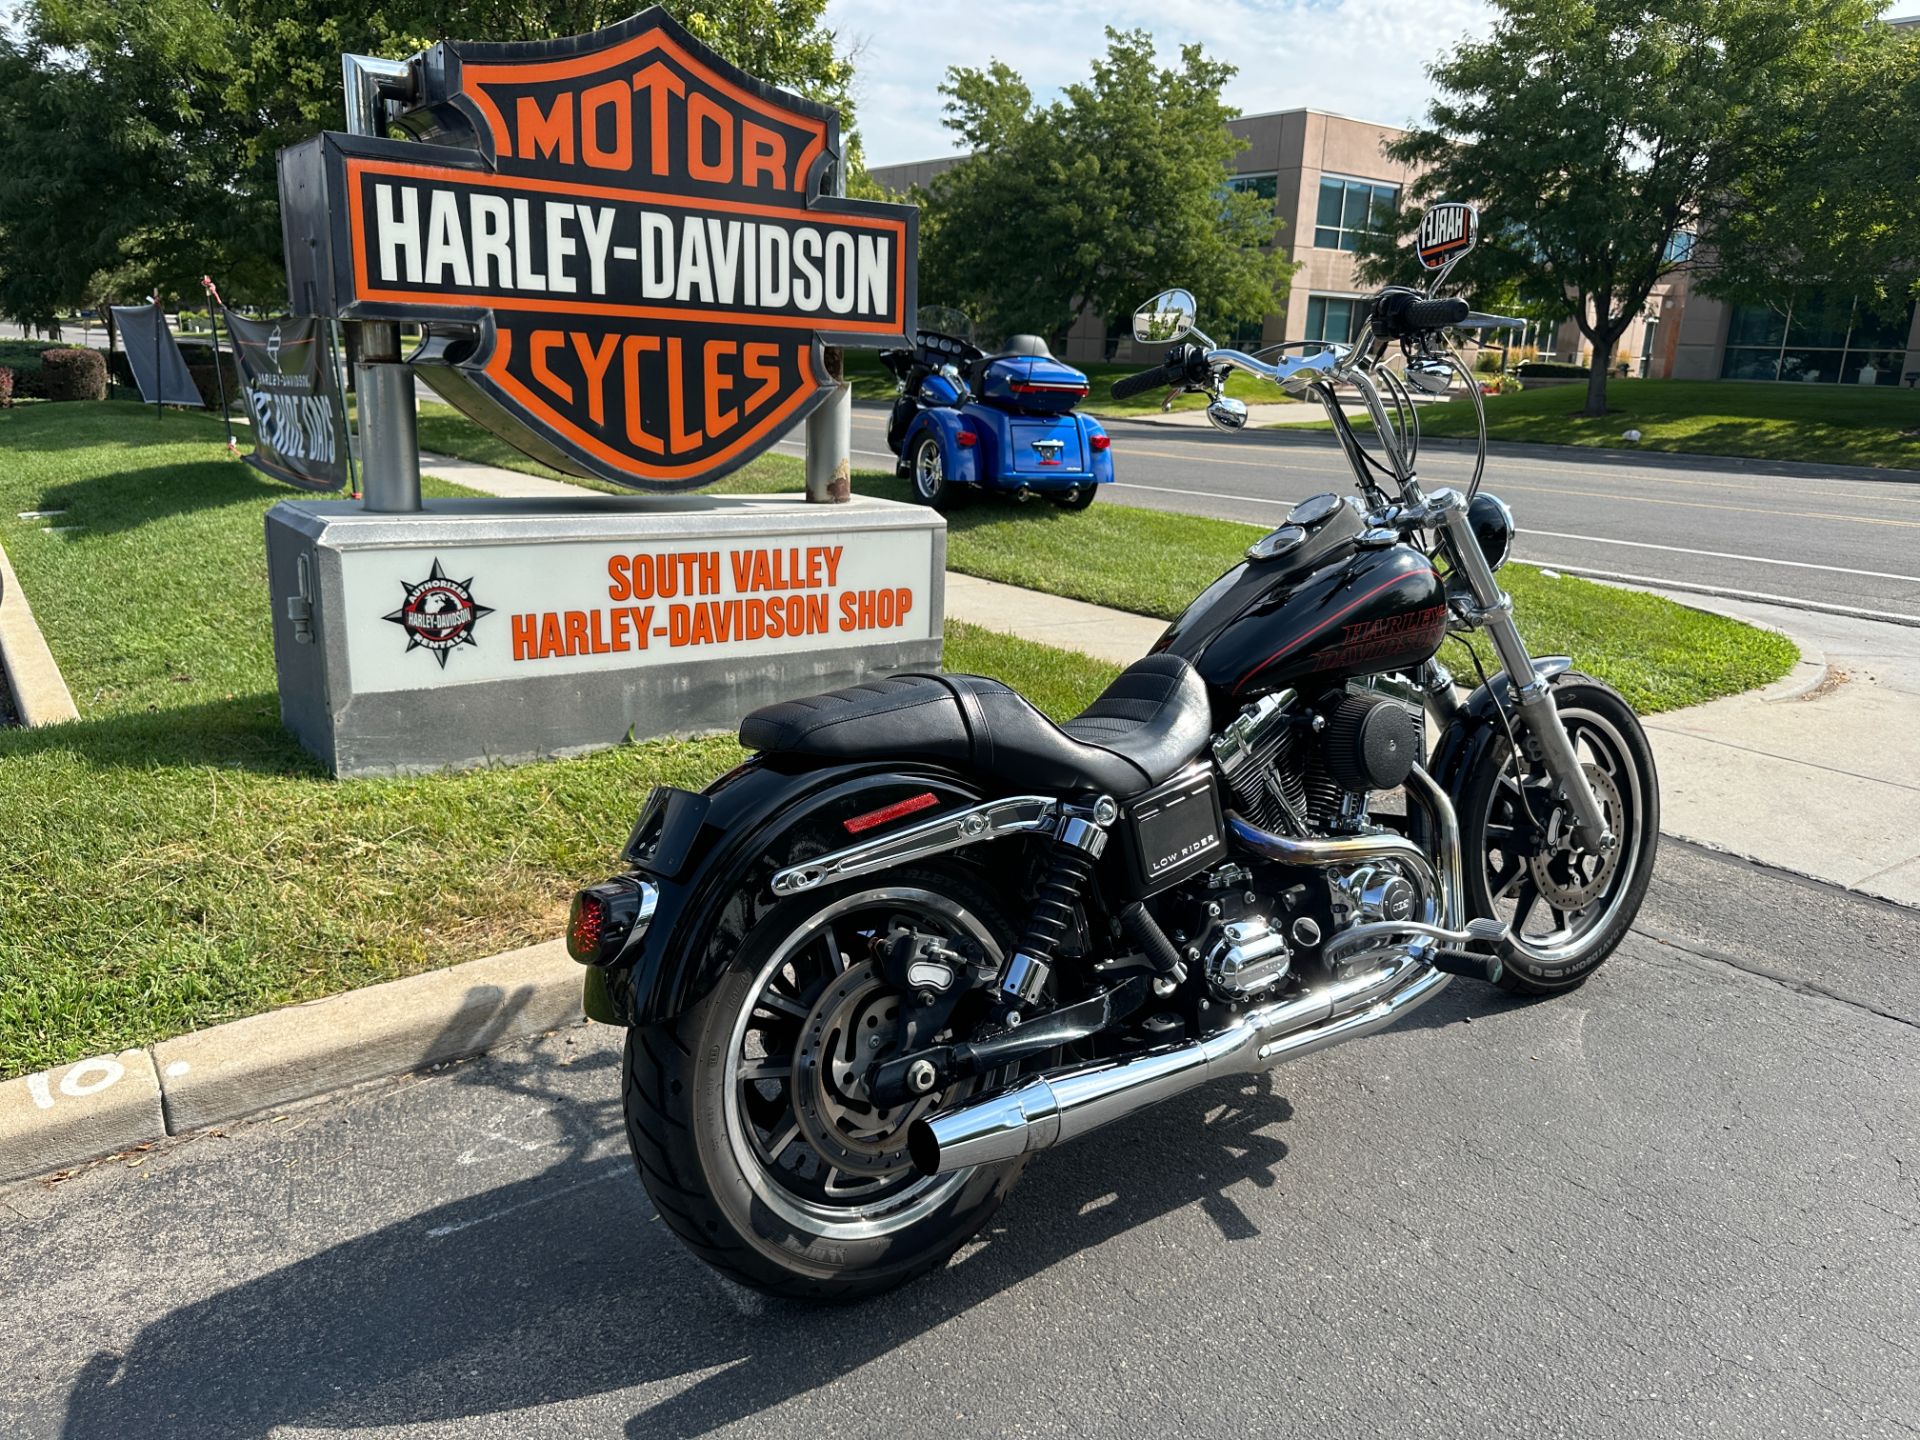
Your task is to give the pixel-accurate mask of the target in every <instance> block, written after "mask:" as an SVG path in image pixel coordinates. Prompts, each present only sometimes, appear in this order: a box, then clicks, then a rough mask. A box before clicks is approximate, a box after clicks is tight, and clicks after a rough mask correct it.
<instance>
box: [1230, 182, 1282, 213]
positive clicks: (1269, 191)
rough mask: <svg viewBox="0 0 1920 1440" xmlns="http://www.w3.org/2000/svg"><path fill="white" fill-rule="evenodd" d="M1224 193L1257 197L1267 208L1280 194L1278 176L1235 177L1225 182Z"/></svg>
mask: <svg viewBox="0 0 1920 1440" xmlns="http://www.w3.org/2000/svg"><path fill="white" fill-rule="evenodd" d="M1226 191H1227V193H1228V194H1229V195H1248V194H1252V195H1258V196H1259V197H1260V198H1261V199H1262V200H1264V201H1266V202H1267V204H1268V206H1272V204H1273V201H1274V197H1275V196H1276V195H1278V194H1279V193H1280V177H1279V176H1278V175H1235V176H1234V177H1233V178H1232V179H1231V180H1229V181H1227V184H1226Z"/></svg>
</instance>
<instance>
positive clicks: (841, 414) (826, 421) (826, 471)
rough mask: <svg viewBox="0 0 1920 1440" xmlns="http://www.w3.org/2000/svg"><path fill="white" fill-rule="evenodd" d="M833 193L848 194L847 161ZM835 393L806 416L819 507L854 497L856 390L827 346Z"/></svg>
mask: <svg viewBox="0 0 1920 1440" xmlns="http://www.w3.org/2000/svg"><path fill="white" fill-rule="evenodd" d="M830 193H831V194H834V195H845V194H846V193H847V162H846V159H845V157H844V156H842V157H839V158H837V159H836V160H835V161H834V163H833V177H832V180H831V182H830ZM826 360H827V373H828V374H829V375H831V376H832V377H833V392H832V394H830V395H828V396H827V398H826V400H824V401H823V402H822V403H821V404H819V405H816V406H815V407H814V410H813V413H812V414H811V415H809V416H807V500H808V501H809V502H810V503H812V504H816V505H835V504H843V503H845V502H846V501H848V500H851V499H852V498H853V387H852V386H851V385H849V384H847V381H846V374H845V369H846V361H845V358H844V356H843V354H842V352H841V350H840V347H839V346H837V345H829V346H827V347H826Z"/></svg>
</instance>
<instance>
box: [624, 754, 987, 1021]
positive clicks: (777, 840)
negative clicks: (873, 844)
mask: <svg viewBox="0 0 1920 1440" xmlns="http://www.w3.org/2000/svg"><path fill="white" fill-rule="evenodd" d="M929 791H930V792H932V793H933V794H934V795H935V796H936V797H938V802H939V803H938V806H937V807H929V808H928V809H926V810H923V811H921V812H919V813H917V814H916V815H914V816H913V820H912V822H906V823H913V822H918V821H922V820H926V819H928V818H930V817H932V816H934V815H937V814H939V813H940V810H941V809H945V808H949V807H956V806H963V805H974V804H978V803H979V801H980V800H981V799H982V794H981V792H980V790H979V788H978V787H977V786H975V785H974V784H973V783H972V782H971V781H969V780H967V779H965V778H964V777H962V776H959V775H957V774H954V773H953V772H951V771H946V770H942V769H939V768H937V767H932V766H911V765H897V764H895V765H883V764H874V765H843V766H833V767H815V768H799V767H795V766H791V765H784V764H781V763H779V762H777V761H775V760H770V759H768V758H765V757H761V758H757V759H754V760H750V761H748V762H747V763H746V764H744V765H740V766H738V767H736V768H735V769H733V770H731V771H729V772H728V773H727V774H725V775H723V776H721V777H720V778H719V779H718V780H716V781H715V782H714V783H713V784H712V785H710V786H708V787H707V789H706V790H705V791H704V792H703V793H701V794H698V795H696V794H694V793H692V792H691V791H687V790H672V789H660V790H655V791H654V792H653V795H652V796H651V797H649V799H648V801H647V804H646V807H645V808H644V809H643V810H642V811H641V815H640V820H639V823H638V824H636V825H635V826H634V831H633V835H632V836H631V837H630V839H629V840H628V842H627V851H626V859H627V863H628V864H629V865H630V866H631V867H632V868H633V869H634V870H635V871H636V872H639V873H641V874H644V875H646V876H647V877H648V878H649V879H651V880H652V881H653V882H654V884H655V885H657V886H658V887H659V892H660V893H659V902H658V905H657V906H656V908H655V910H654V916H653V923H652V924H651V925H649V926H648V927H647V930H646V933H645V934H644V935H643V936H641V937H639V938H638V939H636V940H634V941H633V942H631V943H630V944H629V945H628V947H627V949H626V950H625V951H623V952H622V953H621V954H620V955H619V957H618V958H616V959H615V960H614V961H612V962H611V963H610V964H608V965H607V966H606V967H604V969H603V970H602V971H600V972H599V973H600V974H601V975H602V976H603V977H604V980H603V986H604V1002H605V1003H604V1006H603V1008H605V1009H608V1010H610V1011H611V1013H612V1014H613V1016H614V1017H615V1018H616V1020H617V1022H618V1023H623V1024H627V1025H651V1024H657V1023H659V1022H661V1021H664V1020H671V1019H672V1018H674V1017H675V1016H677V1015H679V1014H680V1013H681V1012H682V1011H684V1010H685V1009H687V1008H688V1007H689V1006H691V1005H694V1004H696V1003H698V1002H699V1001H700V1000H701V999H702V998H703V997H705V995H706V994H707V993H708V991H710V990H711V989H712V988H713V986H714V985H715V984H716V983H717V982H718V980H719V978H720V976H721V974H722V973H723V972H724V971H725V969H726V965H727V962H728V961H729V960H730V959H731V958H732V956H733V955H734V953H735V952H736V950H737V949H738V947H739V943H740V941H741V939H742V938H744V937H745V935H746V934H747V932H748V931H749V930H751V929H752V928H753V926H754V924H755V923H756V922H757V921H758V920H759V919H760V917H761V916H762V915H764V914H765V913H766V912H767V911H768V910H770V909H772V908H773V906H774V904H775V903H776V902H775V900H774V896H773V891H772V889H771V888H770V881H771V880H772V878H773V874H774V872H775V871H776V870H780V869H782V868H784V867H786V866H788V865H792V864H795V863H797V862H799V861H801V860H806V859H810V858H811V857H813V856H815V855H823V854H825V853H827V852H828V851H829V850H834V849H838V848H840V847H841V846H843V845H846V844H848V843H849V842H850V841H851V839H852V838H853V837H852V835H851V834H850V832H849V831H848V830H847V829H846V827H845V824H844V822H845V821H847V820H849V819H851V818H853V817H854V816H856V815H862V814H865V813H867V812H869V811H872V810H876V809H879V808H880V807H881V806H884V805H890V804H892V803H893V802H894V801H896V800H904V799H907V798H909V797H910V796H914V795H919V794H923V793H926V792H929ZM876 833H881V834H883V833H885V832H884V831H880V832H876ZM588 988H589V992H590V993H591V992H592V991H593V989H594V988H595V985H594V983H593V982H592V981H591V980H590V982H589V987H588ZM596 1018H598V1017H596Z"/></svg>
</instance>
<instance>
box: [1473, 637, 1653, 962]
mask: <svg viewBox="0 0 1920 1440" xmlns="http://www.w3.org/2000/svg"><path fill="white" fill-rule="evenodd" d="M1553 697H1554V703H1555V705H1556V706H1557V707H1558V709H1559V712H1560V723H1561V724H1562V725H1563V726H1564V727H1565V728H1566V731H1567V735H1568V737H1569V738H1570V739H1571V740H1572V741H1573V746H1574V753H1575V754H1576V755H1577V756H1578V757H1579V759H1580V762H1581V765H1582V767H1583V768H1584V769H1585V770H1586V772H1587V776H1588V780H1589V783H1591V784H1592V785H1593V788H1594V792H1595V795H1596V797H1597V798H1598V799H1599V800H1600V803H1601V808H1602V809H1603V810H1604V811H1605V812H1606V814H1607V819H1608V823H1609V825H1610V827H1611V828H1612V830H1613V832H1614V835H1615V837H1616V838H1617V840H1618V842H1619V843H1618V844H1617V846H1616V847H1615V849H1614V851H1613V853H1612V855H1611V856H1603V855H1599V854H1595V853H1593V852H1589V851H1583V850H1581V849H1580V848H1579V847H1578V846H1576V845H1575V844H1574V843H1573V841H1572V838H1571V833H1570V816H1569V815H1568V813H1567V811H1566V807H1565V806H1563V805H1560V804H1559V803H1558V802H1556V801H1555V800H1554V799H1553V794H1552V791H1553V786H1552V782H1551V780H1550V779H1548V778H1547V776H1546V775H1545V773H1544V771H1543V770H1542V769H1541V767H1540V766H1539V765H1538V763H1537V762H1535V761H1533V760H1531V759H1528V760H1526V761H1525V762H1524V763H1522V764H1520V765H1516V764H1515V757H1514V753H1513V747H1512V746H1511V745H1510V744H1509V743H1508V741H1507V739H1506V737H1505V735H1504V734H1499V735H1498V736H1497V737H1496V738H1495V739H1493V740H1492V741H1491V743H1490V744H1489V745H1488V747H1487V750H1486V752H1485V754H1483V755H1482V757H1481V759H1480V761H1479V763H1477V764H1476V765H1475V767H1474V771H1473V773H1472V774H1471V775H1470V776H1469V777H1468V778H1467V782H1466V784H1465V786H1464V787H1463V788H1462V790H1461V793H1460V796H1459V806H1458V809H1459V820H1460V853H1461V858H1462V863H1463V868H1464V869H1465V871H1466V875H1465V879H1466V897H1465V898H1466V902H1467V911H1468V913H1469V914H1471V915H1474V916H1480V917H1484V916H1494V917H1496V918H1498V919H1500V920H1504V921H1506V922H1507V923H1508V924H1509V925H1510V926H1511V927H1512V935H1511V938H1510V939H1509V941H1508V943H1507V945H1506V947H1505V950H1504V952H1503V955H1502V960H1503V963H1504V973H1503V974H1502V976H1501V978H1500V981H1499V984H1500V986H1501V988H1502V989H1504V990H1508V991H1510V992H1513V993H1515V994H1521V995H1557V994H1560V993H1562V992H1564V991H1568V990H1572V989H1575V988H1576V987H1578V986H1580V985H1582V984H1584V983H1585V982H1586V980H1587V979H1588V977H1589V976H1591V975H1592V974H1593V972H1594V971H1596V970H1598V969H1599V968H1600V966H1601V965H1602V964H1603V963H1604V962H1605V961H1606V959H1607V957H1608V956H1609V955H1611V954H1612V953H1613V952H1614V950H1615V949H1616V948H1617V947H1618V946H1619V944H1620V942H1621V941H1622V940H1624V939H1625V938H1626V935H1627V931H1628V930H1629V929H1630V928H1632V925H1633V922H1634V919H1635V917H1637V916H1638V915H1639V913H1640V905H1641V902H1642V901H1643V900H1644V899H1645V898H1646V893H1647V886H1648V884H1649V883H1651V881H1652V879H1653V864H1654V856H1655V853H1656V851H1657V849H1658V846H1659V838H1660V782H1659V776H1658V775H1657V773H1656V772H1655V769H1654V763H1653V747H1652V746H1651V745H1650V744H1649V743H1648V741H1647V736H1646V731H1645V730H1643V729H1642V728H1641V725H1640V717H1639V716H1638V715H1636V714H1635V713H1634V711H1633V707H1632V706H1630V705H1628V704H1627V702H1626V701H1625V700H1623V699H1622V698H1621V697H1620V696H1619V695H1618V694H1617V693H1616V692H1615V691H1613V690H1612V689H1610V688H1609V687H1607V686H1606V685H1603V684H1601V683H1600V682H1599V681H1597V680H1594V679H1592V678H1590V677H1588V676H1586V675H1580V674H1577V673H1572V672H1569V673H1568V674H1566V675H1563V676H1562V677H1560V679H1559V680H1558V681H1557V682H1556V683H1555V685H1554V687H1553ZM1517 723H1518V722H1517V721H1516V725H1517ZM1521 739H1522V741H1523V742H1524V740H1525V735H1524V732H1523V733H1522V734H1521Z"/></svg>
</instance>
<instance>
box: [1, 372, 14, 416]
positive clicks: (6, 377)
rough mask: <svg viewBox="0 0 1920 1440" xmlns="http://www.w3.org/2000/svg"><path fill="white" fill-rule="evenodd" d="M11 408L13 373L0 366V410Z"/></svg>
mask: <svg viewBox="0 0 1920 1440" xmlns="http://www.w3.org/2000/svg"><path fill="white" fill-rule="evenodd" d="M12 408H13V371H11V370H9V369H8V368H7V367H6V366H4V365H0V410H11V409H12Z"/></svg>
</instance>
